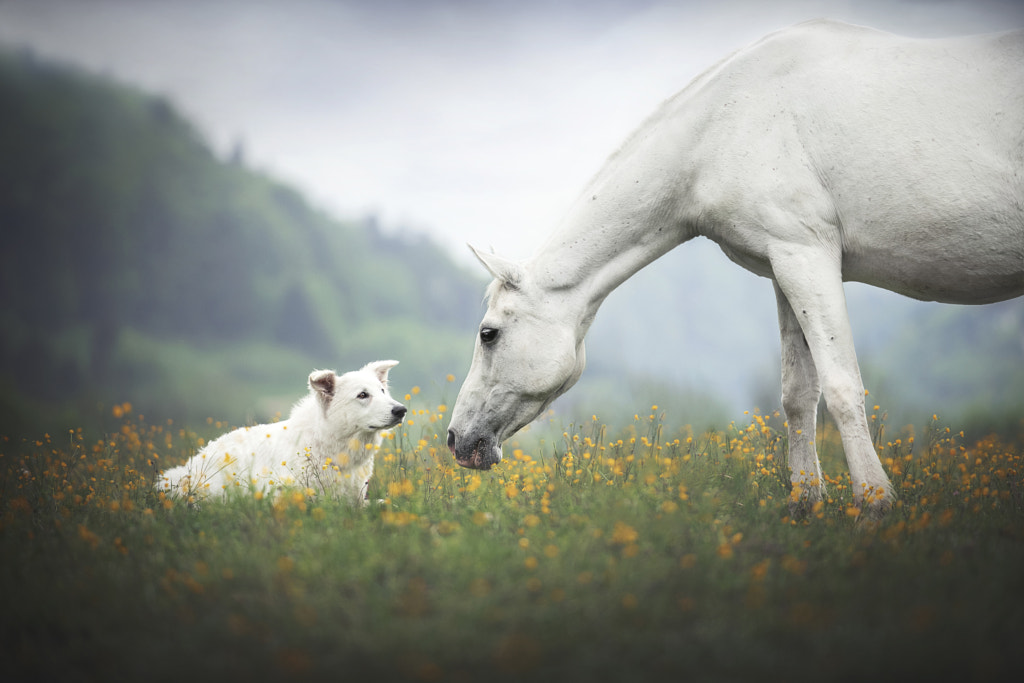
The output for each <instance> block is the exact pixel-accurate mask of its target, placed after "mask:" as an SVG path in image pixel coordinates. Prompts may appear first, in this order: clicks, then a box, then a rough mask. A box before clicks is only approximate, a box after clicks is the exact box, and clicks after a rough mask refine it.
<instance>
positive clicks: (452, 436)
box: [448, 429, 455, 453]
mask: <svg viewBox="0 0 1024 683" xmlns="http://www.w3.org/2000/svg"><path fill="white" fill-rule="evenodd" d="M448 450H450V451H451V452H452V453H454V452H455V432H453V431H452V430H450V429H449V430H448Z"/></svg>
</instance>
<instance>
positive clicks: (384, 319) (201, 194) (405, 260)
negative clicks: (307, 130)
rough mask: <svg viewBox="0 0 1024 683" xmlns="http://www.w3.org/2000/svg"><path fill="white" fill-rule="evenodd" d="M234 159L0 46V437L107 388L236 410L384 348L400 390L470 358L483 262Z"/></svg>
mask: <svg viewBox="0 0 1024 683" xmlns="http://www.w3.org/2000/svg"><path fill="white" fill-rule="evenodd" d="M339 153H344V151H343V150H339ZM239 156H240V153H239V154H238V155H236V158H235V159H232V160H226V161H224V160H220V159H217V158H215V157H214V155H213V153H212V152H211V151H210V149H209V147H208V146H207V145H206V144H205V142H204V140H203V138H202V135H201V134H200V133H199V132H198V131H197V130H195V129H194V128H193V127H192V126H191V124H190V123H189V122H188V121H186V120H184V119H183V118H182V117H181V116H180V115H178V113H177V112H176V111H175V110H174V108H173V107H172V106H171V105H170V104H168V102H166V101H165V100H163V99H160V98H157V97H152V96H150V95H147V94H145V93H142V92H139V91H137V90H134V89H132V88H130V87H125V86H122V85H118V84H115V83H111V82H108V81H105V80H102V79H98V78H95V77H92V76H89V75H86V74H84V73H80V72H77V71H75V70H73V69H70V68H66V67H63V66H55V65H52V64H48V63H44V62H41V61H38V60H36V59H35V58H33V57H32V56H31V55H28V54H3V53H0V225H2V226H3V250H2V256H0V293H2V295H0V301H2V305H0V326H2V329H3V334H2V336H0V397H2V399H0V400H2V403H3V405H2V408H3V410H2V414H3V417H2V418H0V433H8V434H10V433H16V432H19V431H22V429H21V426H22V425H32V426H35V425H34V423H37V422H39V420H38V419H37V418H38V416H40V415H43V414H47V413H50V414H52V413H53V412H54V411H58V412H59V411H60V410H70V411H71V412H73V413H76V412H77V413H81V412H83V411H84V412H89V411H92V410H94V409H95V406H97V405H100V404H106V405H110V403H111V402H121V401H130V402H132V403H134V404H136V406H137V407H138V408H139V409H145V410H152V411H153V412H156V413H159V415H160V417H161V418H163V417H173V418H176V419H181V420H189V421H199V420H203V419H205V418H206V417H207V416H210V415H212V416H213V417H216V418H218V419H220V418H222V417H223V418H230V419H232V420H235V421H237V422H241V421H242V420H244V419H246V418H247V417H252V415H251V413H252V412H260V413H267V412H270V413H271V414H272V412H273V410H272V409H280V410H284V411H287V409H288V407H289V403H290V402H291V401H292V400H294V398H296V397H297V396H299V395H301V394H302V393H303V392H304V390H305V387H304V385H305V377H306V376H307V375H308V374H309V372H310V370H312V369H313V368H314V367H332V368H337V369H339V370H346V369H351V368H353V367H355V366H357V365H361V364H363V363H365V362H367V361H370V360H376V359H379V358H382V357H385V356H386V357H389V358H391V357H393V358H396V359H398V360H400V361H402V365H401V366H400V369H398V370H396V372H395V373H394V375H395V377H394V379H395V380H397V382H398V383H399V384H401V385H403V386H405V387H406V388H408V387H411V386H412V385H413V384H414V383H416V382H422V381H425V380H427V379H437V378H441V381H443V378H444V377H445V375H446V374H447V373H449V372H453V371H455V370H456V369H457V368H462V367H463V365H467V366H468V358H469V356H470V353H471V348H472V342H473V330H474V329H475V327H476V325H477V322H478V313H479V302H480V298H481V292H482V288H483V280H482V278H477V277H476V276H475V274H470V273H468V272H467V271H465V270H464V269H462V268H459V267H457V266H456V265H455V264H454V263H453V261H452V260H451V259H450V258H449V257H448V255H447V254H445V253H444V252H443V251H442V250H441V249H440V248H439V247H438V246H436V245H435V244H434V243H432V242H431V241H430V240H428V239H427V238H425V237H423V236H421V235H413V234H397V235H396V234H386V233H384V232H382V230H380V229H379V228H378V227H377V226H376V225H374V224H373V222H372V221H366V222H364V223H359V224H354V223H345V222H340V221H337V220H334V219H332V218H329V217H328V216H326V215H324V214H323V213H321V212H318V211H317V210H316V209H314V208H312V207H311V206H309V205H308V204H307V203H306V201H305V200H304V199H303V198H302V197H301V196H300V195H299V194H298V193H297V192H296V191H295V190H293V189H292V188H290V187H287V186H286V185H283V184H281V183H279V182H276V181H275V180H273V179H272V178H268V177H266V176H264V175H262V174H260V173H259V172H257V171H254V170H251V169H248V168H246V167H245V165H244V163H243V162H242V160H241V159H240V158H239ZM413 378H415V379H413ZM267 395H269V396H271V397H273V396H281V397H282V398H281V400H280V401H278V402H277V404H276V405H271V404H267V405H260V404H258V403H257V401H258V400H260V399H257V397H259V396H267ZM285 397H287V398H285ZM271 403H273V400H271ZM243 408H244V410H245V411H247V412H249V413H250V414H249V415H248V416H247V415H242V414H239V411H240V410H241V409H243ZM259 417H265V415H260V416H259ZM39 426H40V427H41V426H43V425H39ZM47 426H49V425H47Z"/></svg>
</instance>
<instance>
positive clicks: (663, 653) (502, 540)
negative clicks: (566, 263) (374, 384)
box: [0, 378, 1024, 681]
mask: <svg viewBox="0 0 1024 683" xmlns="http://www.w3.org/2000/svg"><path fill="white" fill-rule="evenodd" d="M452 379H453V378H449V382H448V383H447V384H444V385H438V386H435V387H434V388H433V389H431V390H430V391H429V392H424V391H420V390H419V389H418V388H414V389H413V390H412V391H411V392H410V393H409V394H408V395H407V396H406V397H405V398H406V401H407V404H408V405H409V406H410V408H411V410H410V413H409V416H408V418H407V421H406V423H405V425H403V426H402V427H401V428H400V429H398V430H396V431H395V433H394V434H393V435H391V436H390V437H389V438H387V439H385V441H384V444H383V445H382V446H381V448H380V449H379V451H378V452H377V453H376V459H377V472H376V474H375V477H374V480H373V481H372V483H371V491H370V497H371V499H382V500H383V503H381V504H377V505H369V506H367V507H365V508H361V509H354V508H351V507H348V506H345V505H343V504H340V503H338V502H335V501H332V500H322V499H320V498H318V497H317V496H315V495H311V493H312V492H311V491H304V490H295V491H292V492H289V493H287V494H285V495H282V496H280V497H277V498H271V497H270V496H259V495H249V494H243V495H238V496H235V497H233V498H232V499H231V500H229V501H227V502H224V503H209V502H207V503H203V504H202V505H200V506H195V505H190V504H189V502H188V501H186V500H180V499H173V498H167V497H165V496H163V495H160V494H156V493H155V492H154V491H153V490H152V481H153V478H154V475H155V474H156V473H157V472H158V471H160V470H161V469H163V468H166V467H169V466H172V465H175V464H178V463H180V462H182V461H184V460H185V459H186V458H187V457H188V456H190V455H191V454H192V453H193V452H194V450H195V449H196V448H197V447H198V446H199V445H201V444H202V443H203V438H204V437H203V436H200V434H205V435H206V436H205V438H209V437H210V436H212V435H216V434H218V433H220V432H223V431H226V430H227V429H228V425H226V424H223V423H220V422H216V421H215V420H214V419H212V418H211V419H210V420H209V421H208V422H209V423H208V424H206V425H200V427H201V429H196V428H192V427H188V426H179V425H176V424H174V423H172V422H169V421H166V420H164V421H160V420H158V419H157V420H153V419H150V418H149V417H148V416H142V415H139V414H137V411H135V410H134V409H133V407H132V406H130V405H127V404H125V405H119V406H114V407H113V409H112V410H111V420H112V425H113V427H112V429H111V431H110V433H109V434H108V435H106V436H104V437H103V438H101V439H97V440H91V439H87V438H86V437H85V435H84V434H83V433H82V431H81V430H77V429H72V430H69V431H68V432H67V433H63V434H47V435H40V436H39V438H38V439H36V440H32V441H24V442H19V443H15V442H13V441H10V440H5V441H4V442H3V443H2V444H0V445H2V454H0V601H2V605H0V643H2V646H0V647H2V648H3V656H2V658H0V678H3V680H5V681H21V680H61V681H93V680H96V681H108V680H147V681H161V680H175V679H188V680H226V679H230V680H238V681H252V680H265V679H266V680H270V679H274V680H342V679H349V678H355V677H357V676H358V677H363V678H364V679H365V680H385V681H391V680H411V681H447V680H453V681H474V680H482V679H486V680H495V681H505V680H508V681H517V680H535V681H536V680H561V681H566V680H568V681H576V680H580V681H617V680H622V681H638V680H662V679H664V680H680V679H686V680H700V681H704V680H708V681H717V680H760V679H764V678H765V677H769V678H770V679H772V680H783V679H785V680H797V681H800V680H855V679H856V680H868V681H871V680H894V679H898V678H905V677H908V676H912V677H913V680H923V679H924V678H925V677H926V676H942V677H943V680H953V679H954V678H956V679H958V680H1002V679H1006V678H1011V677H1014V676H1015V675H1017V674H1019V666H1020V658H1019V652H1020V651H1021V649H1022V648H1024V601H1022V598H1024V473H1022V465H1021V446H1020V443H1018V442H1006V441H1003V440H1000V439H998V438H996V437H990V438H986V439H983V440H980V441H974V442H970V443H968V442H966V440H965V438H964V437H963V435H962V434H961V433H960V432H959V431H958V429H957V428H956V427H955V426H948V425H946V424H944V423H943V421H942V419H941V418H940V417H939V416H934V418H933V419H932V420H931V422H930V423H929V424H928V426H927V427H926V428H925V429H924V430H923V432H922V433H921V434H920V435H914V434H913V433H912V430H909V429H902V430H899V433H898V434H897V433H894V432H893V433H887V429H886V425H885V420H884V414H883V413H882V412H881V409H880V408H878V407H875V409H874V412H873V414H872V416H871V419H872V424H873V425H874V430H875V434H874V435H875V439H876V445H877V447H878V449H879V452H880V453H881V455H882V458H883V462H884V463H885V466H886V469H887V471H888V472H889V474H890V477H891V479H892V482H893V484H894V486H895V488H896V492H897V495H898V496H899V498H898V501H897V503H896V505H895V507H894V508H893V510H892V512H891V513H890V514H889V515H888V516H887V517H886V518H884V519H883V520H881V521H877V522H875V521H871V520H866V519H862V518H861V515H860V512H859V510H858V508H856V507H854V506H853V505H852V504H851V498H852V497H851V495H850V489H849V479H848V476H847V473H846V467H845V462H844V461H843V460H842V454H841V445H840V444H839V439H838V437H837V435H836V434H835V432H834V430H832V429H831V428H830V427H829V426H828V424H826V425H825V427H824V428H823V429H821V433H820V435H819V439H818V441H819V449H820V453H821V457H822V462H823V467H824V470H825V472H826V478H827V485H828V494H829V495H828V499H827V500H826V501H824V502H823V503H821V504H818V505H815V506H814V507H813V508H811V509H808V510H804V511H803V512H802V513H801V514H799V515H795V513H791V511H790V505H789V496H790V487H789V483H788V479H789V476H788V470H787V469H786V465H785V454H786V437H785V430H784V428H783V421H782V418H780V417H779V416H778V415H761V414H756V413H755V414H748V415H744V416H743V417H742V419H739V420H737V421H735V422H733V423H732V424H730V425H728V426H727V427H726V428H724V429H720V430H716V431H708V432H704V433H695V432H694V431H693V430H692V429H691V428H690V427H687V426H685V416H676V415H666V414H664V413H663V412H660V411H659V409H658V407H657V406H646V407H645V408H644V409H643V411H642V412H639V413H637V414H635V415H633V416H632V418H633V419H632V420H631V421H630V420H629V419H627V420H625V423H626V425H625V426H624V427H622V428H615V429H613V428H610V427H608V426H607V425H606V424H605V422H603V421H602V420H601V419H599V418H598V416H593V418H591V419H590V420H585V421H583V422H582V423H580V424H569V425H563V424H560V423H558V422H557V421H556V420H554V419H553V418H551V419H548V420H547V422H546V423H544V422H541V423H539V424H537V423H535V424H534V425H533V426H531V427H530V428H529V429H528V430H526V431H524V432H522V433H520V434H519V435H518V436H517V437H516V438H515V442H514V443H509V444H506V450H505V460H504V461H503V462H502V463H501V464H500V465H499V466H497V467H496V468H495V469H494V470H492V471H490V472H474V471H469V470H462V469H460V468H458V467H457V466H455V465H454V462H453V460H452V458H451V456H450V455H449V454H448V452H447V450H446V449H445V448H444V441H445V438H444V435H445V427H446V424H447V414H448V407H447V406H446V405H445V401H446V400H447V397H448V396H449V395H450V394H453V393H454V389H453V387H452V385H451V381H452ZM428 393H429V394H430V395H429V396H428V395H427V394H428ZM890 431H892V430H890ZM369 677H374V678H373V679H371V678H369Z"/></svg>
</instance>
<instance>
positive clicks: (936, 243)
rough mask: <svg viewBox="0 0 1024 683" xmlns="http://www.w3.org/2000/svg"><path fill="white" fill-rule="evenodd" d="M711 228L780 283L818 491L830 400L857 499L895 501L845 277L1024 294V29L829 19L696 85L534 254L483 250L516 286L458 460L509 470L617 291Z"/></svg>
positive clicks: (500, 318)
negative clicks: (505, 445) (906, 32)
mask: <svg viewBox="0 0 1024 683" xmlns="http://www.w3.org/2000/svg"><path fill="white" fill-rule="evenodd" d="M697 236H703V237H706V238H708V239H711V240H713V241H714V242H716V243H718V245H719V246H720V247H721V248H722V250H723V251H724V252H725V253H726V255H728V256H729V258H731V259H732V260H733V261H735V262H736V263H738V264H739V265H741V266H743V267H744V268H747V269H749V270H751V271H753V272H755V273H757V274H759V275H762V276H765V277H767V278H770V279H771V280H772V282H773V285H774V288H775V293H776V299H777V303H778V314H779V327H780V330H781V340H782V403H783V407H784V408H785V411H786V415H787V418H788V423H789V444H790V453H789V464H790V469H791V477H792V482H793V484H794V492H795V494H796V498H797V499H800V498H801V497H802V498H803V499H804V500H812V501H814V500H820V498H821V495H822V492H823V490H824V489H823V480H822V477H821V467H820V465H819V463H818V457H817V454H816V452H815V448H814V430H815V413H816V409H817V405H818V401H819V399H820V397H821V396H822V395H824V398H825V401H826V403H827V405H828V409H829V411H830V412H831V414H832V416H833V417H834V418H835V421H836V423H837V425H838V427H839V431H840V434H841V436H842V440H843V447H844V450H845V453H846V458H847V462H848V463H849V466H850V474H851V478H852V480H853V486H854V491H853V493H854V496H855V497H856V499H857V500H859V501H862V502H865V503H868V504H873V505H874V507H875V508H877V509H884V508H886V507H887V506H888V504H889V502H890V501H891V499H892V497H893V493H894V492H893V491H892V488H891V486H890V483H889V480H888V478H887V476H886V474H885V471H884V470H883V469H882V465H881V463H880V462H879V459H878V456H877V454H876V453H875V451H874V447H873V446H872V443H871V438H870V436H869V432H868V424H867V419H866V416H865V411H864V387H863V384H862V382H861V376H860V370H859V369H858V365H857V358H856V354H855V352H854V347H853V336H852V334H851V331H850V324H849V321H848V319H847V315H846V301H845V297H844V293H843V281H844V280H855V281H860V282H866V283H869V284H873V285H876V286H879V287H885V288H887V289H890V290H893V291H896V292H900V293H902V294H905V295H908V296H912V297H916V298H918V299H924V300H935V301H945V302H953V303H988V302H993V301H999V300H1003V299H1009V298H1012V297H1015V296H1020V295H1021V294H1022V293H1024V32H1022V31H1015V32H1010V33H1003V34H996V35H989V36H973V37H966V38H952V39H943V40H913V39H907V38H901V37H898V36H893V35H890V34H886V33H881V32H878V31H873V30H871V29H865V28H861V27H856V26H848V25H845V24H839V23H835V22H830V21H816V22H809V23H806V24H801V25H799V26H796V27H793V28H790V29H787V30H784V31H780V32H778V33H775V34H772V35H770V36H768V37H766V38H764V39H763V40H761V41H759V42H757V43H755V44H754V45H752V46H750V47H749V48H746V49H744V50H741V51H739V52H737V53H736V54H734V55H732V56H731V57H728V58H727V59H725V60H723V61H722V62H720V63H719V64H718V65H716V66H714V67H713V68H711V69H709V70H708V71H707V72H705V73H704V74H703V75H701V76H700V77H698V78H697V79H695V80H694V81H693V82H692V83H691V84H690V85H689V86H687V88H685V89H684V90H683V91H682V92H680V93H679V94H678V95H676V96H675V97H674V98H672V99H671V100H669V101H667V102H666V103H665V104H664V105H663V106H662V107H661V108H660V109H659V110H658V111H657V112H655V114H654V115H653V116H652V117H651V118H650V119H648V121H647V122H646V123H645V124H644V125H643V126H642V127H641V128H640V129H639V130H638V131H637V132H636V133H635V134H634V135H633V136H632V137H631V138H630V139H629V140H627V142H626V143H625V145H623V147H622V148H621V149H620V150H619V152H617V153H616V154H615V155H614V156H613V157H612V158H611V159H610V160H609V161H608V163H607V164H606V165H605V167H604V168H603V169H602V170H601V171H600V172H599V173H598V174H597V176H596V177H595V178H594V179H593V180H592V181H591V183H590V184H589V186H588V187H587V189H586V190H585V191H584V192H583V194H582V195H581V197H580V199H579V200H578V201H577V202H576V203H575V204H574V205H573V207H572V209H571V210H570V212H569V214H568V216H567V217H566V219H565V220H564V222H563V223H562V225H561V226H560V228H559V229H558V230H556V231H555V232H554V233H553V234H552V236H551V238H550V239H549V241H548V242H547V243H546V244H545V245H544V247H543V248H542V249H541V251H540V252H539V253H538V254H537V255H536V256H535V257H534V258H533V259H531V260H530V261H528V262H526V263H525V264H519V263H512V262H509V261H506V260H504V259H501V258H498V257H496V256H494V255H491V254H484V253H482V252H478V251H476V250H474V251H475V253H476V254H477V257H478V258H479V259H480V260H481V261H482V262H483V263H484V265H485V266H486V267H487V269H488V270H489V271H490V272H491V274H492V275H493V276H494V277H495V282H494V283H493V284H492V285H491V287H490V289H489V290H488V291H489V295H490V296H489V304H488V309H487V312H486V314H485V315H484V319H483V322H482V323H481V333H482V334H481V335H480V336H478V339H477V344H476V349H475V351H474V355H473V364H472V366H471V367H470V371H469V374H468V376H467V378H466V381H465V383H464V384H463V386H462V389H461V390H460V392H459V396H458V399H457V400H456V402H455V407H454V409H453V411H452V420H451V429H450V431H449V437H448V442H449V447H450V448H451V449H452V451H453V453H454V454H455V458H456V460H457V461H458V462H459V463H460V464H462V465H465V466H468V467H477V468H488V467H490V466H491V465H493V464H494V463H495V462H497V461H499V460H500V459H501V443H502V441H504V440H505V439H506V438H508V437H509V436H511V435H512V434H513V433H514V432H515V431H516V430H517V429H519V428H520V427H522V426H524V425H525V424H527V423H528V422H529V421H530V420H532V419H533V418H534V417H536V416H537V415H538V414H539V413H540V412H541V411H542V410H543V409H544V408H545V407H546V406H547V405H548V404H549V403H550V402H551V401H552V400H554V398H556V397H557V396H558V395H560V394H561V393H563V392H564V391H566V390H567V389H569V387H571V386H572V385H573V384H574V383H575V381H576V380H577V379H578V378H579V376H580V373H581V372H582V371H583V366H584V363H585V358H584V347H583V337H584V335H585V334H586V332H587V330H588V329H589V327H590V323H591V322H592V321H593V319H594V315H595V314H596V313H597V310H598V307H599V306H600V305H601V303H602V302H603V301H604V299H605V297H606V296H607V295H608V294H609V293H610V292H611V291H612V290H613V289H615V288H616V287H617V286H618V285H620V284H621V283H622V282H623V281H625V280H626V279H627V278H629V277H630V276H632V275H633V274H634V273H635V272H637V271H638V270H640V268H642V267H644V266H645V265H647V264H648V263H650V262H652V261H654V260H655V259H657V258H659V257H660V256H662V255H663V254H665V253H666V252H668V251H669V250H671V249H673V248H674V247H676V246H677V245H679V244H681V243H683V242H686V241H687V240H690V239H692V238H694V237H697ZM485 330H497V333H496V334H494V333H490V332H487V333H486V334H485V333H484V331H485Z"/></svg>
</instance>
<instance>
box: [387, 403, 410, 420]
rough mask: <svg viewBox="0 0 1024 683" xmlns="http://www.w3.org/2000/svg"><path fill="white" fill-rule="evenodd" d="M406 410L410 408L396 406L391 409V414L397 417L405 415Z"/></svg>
mask: <svg viewBox="0 0 1024 683" xmlns="http://www.w3.org/2000/svg"><path fill="white" fill-rule="evenodd" d="M406 412H408V408H406V407H405V406H395V407H394V408H392V409H391V414H392V415H394V416H395V417H397V418H402V417H405V414H406Z"/></svg>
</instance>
